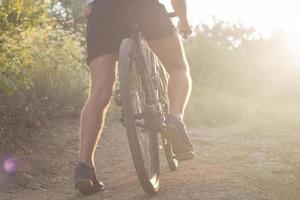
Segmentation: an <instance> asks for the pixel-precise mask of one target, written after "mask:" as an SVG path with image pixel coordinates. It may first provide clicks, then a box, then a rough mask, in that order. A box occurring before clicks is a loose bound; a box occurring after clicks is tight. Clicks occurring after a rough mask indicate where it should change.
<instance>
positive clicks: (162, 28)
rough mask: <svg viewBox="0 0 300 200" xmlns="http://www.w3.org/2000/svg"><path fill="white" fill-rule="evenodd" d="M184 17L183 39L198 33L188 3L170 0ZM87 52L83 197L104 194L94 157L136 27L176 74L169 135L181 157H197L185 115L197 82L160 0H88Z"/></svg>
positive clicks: (79, 173)
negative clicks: (123, 50)
mask: <svg viewBox="0 0 300 200" xmlns="http://www.w3.org/2000/svg"><path fill="white" fill-rule="evenodd" d="M170 1H171V3H172V6H173V8H174V11H175V12H176V14H177V15H178V17H179V19H180V20H179V30H180V32H181V34H182V35H184V36H188V35H190V34H191V33H192V30H191V27H190V24H189V20H188V18H187V7H186V0H170ZM85 15H86V16H87V18H88V21H87V53H88V58H87V60H88V65H89V69H90V76H91V83H90V94H89V97H88V100H87V102H86V104H85V106H84V109H83V111H82V115H81V148H80V157H79V162H78V163H77V166H76V169H75V187H76V188H77V189H78V190H79V191H80V192H81V193H83V194H92V193H95V192H98V191H101V190H103V188H104V187H103V183H101V182H100V181H98V180H97V178H96V174H95V164H94V154H95V149H96V145H97V144H98V141H99V139H100V135H101V130H102V127H103V123H104V118H105V114H106V108H107V106H108V104H109V102H110V99H111V96H112V92H113V88H114V84H115V76H116V72H115V70H116V62H117V56H118V55H117V54H118V50H119V47H120V43H121V41H122V40H123V39H124V38H126V37H129V36H130V25H131V24H138V26H139V28H140V30H141V31H142V32H143V34H144V36H145V38H146V39H147V41H148V43H149V45H150V47H151V48H152V50H153V51H154V52H155V53H156V55H157V56H158V58H159V59H160V60H161V62H162V64H163V65H164V67H165V68H166V70H167V72H168V73H169V75H170V78H169V85H168V96H169V108H170V111H169V115H168V117H167V121H166V126H167V134H168V137H170V140H171V143H172V144H173V150H174V153H175V154H178V155H180V154H190V155H193V146H192V143H191V141H190V139H189V137H188V135H187V132H186V129H185V126H184V123H183V114H184V110H185V107H186V104H187V101H188V99H189V96H190V91H191V78H190V71H189V65H188V63H187V60H186V57H185V53H184V50H183V46H182V43H181V41H180V39H179V36H178V34H177V32H176V29H175V27H174V26H173V24H172V22H171V20H170V19H169V17H168V13H167V11H166V9H165V7H164V5H163V4H161V3H160V2H159V0H86V9H85Z"/></svg>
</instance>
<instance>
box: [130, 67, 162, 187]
mask: <svg viewBox="0 0 300 200" xmlns="http://www.w3.org/2000/svg"><path fill="white" fill-rule="evenodd" d="M130 81H131V86H132V87H131V96H132V102H133V111H134V115H135V116H138V115H141V114H142V113H143V112H144V111H145V106H147V105H146V96H145V93H144V90H143V88H142V81H141V78H140V76H139V75H138V72H137V69H136V67H135V65H134V64H133V65H132V68H131V73H130ZM137 118H138V119H137ZM134 119H135V121H134V122H133V123H135V130H136V134H137V138H138V142H139V146H140V149H141V152H142V155H141V156H142V159H143V162H144V166H145V170H146V172H147V175H148V178H149V181H150V182H151V184H152V185H156V184H157V182H158V173H157V172H158V167H159V166H158V165H157V164H156V163H157V162H156V161H155V160H157V159H158V158H157V156H158V152H157V149H154V148H157V145H158V144H157V136H156V133H153V132H151V131H149V130H147V128H146V126H147V120H149V119H147V118H146V117H145V115H144V117H143V118H139V117H134Z"/></svg>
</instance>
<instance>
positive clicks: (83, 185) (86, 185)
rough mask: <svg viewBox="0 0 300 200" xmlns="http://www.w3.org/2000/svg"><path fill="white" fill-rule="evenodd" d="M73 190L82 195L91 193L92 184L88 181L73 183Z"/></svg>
mask: <svg viewBox="0 0 300 200" xmlns="http://www.w3.org/2000/svg"><path fill="white" fill-rule="evenodd" d="M75 188H76V189H77V190H79V192H80V193H82V194H92V193H93V183H92V182H91V181H90V180H80V181H77V182H76V183H75Z"/></svg>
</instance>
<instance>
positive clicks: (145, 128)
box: [115, 13, 178, 195]
mask: <svg viewBox="0 0 300 200" xmlns="http://www.w3.org/2000/svg"><path fill="white" fill-rule="evenodd" d="M174 16H175V14H174V13H171V14H170V17H174ZM118 78H119V89H117V90H116V91H117V92H116V94H115V101H116V103H117V105H119V106H120V107H121V116H122V117H121V122H122V124H123V125H124V126H125V128H126V133H127V138H128V141H129V147H130V151H131V155H132V160H133V163H134V166H135V169H136V173H137V176H138V179H139V181H140V183H141V185H142V187H143V189H144V190H145V192H146V193H147V194H149V195H154V194H156V193H157V192H158V190H159V181H160V179H159V178H160V166H159V149H161V148H163V149H164V152H165V155H166V159H167V163H168V166H169V168H170V170H172V171H174V170H176V169H177V168H178V159H177V158H176V156H175V155H174V153H173V150H172V144H171V143H170V141H169V140H168V138H167V137H166V135H165V133H164V129H165V120H166V116H167V114H168V97H167V82H168V74H167V73H166V71H165V69H164V67H163V66H162V64H161V62H160V61H159V59H158V58H157V57H156V55H155V54H154V53H153V52H152V50H151V49H150V47H149V46H148V44H147V42H146V41H145V39H144V38H143V35H142V33H141V32H140V31H139V29H138V26H137V25H134V26H133V27H132V33H131V37H130V38H128V39H124V40H123V42H122V43H121V46H120V51H119V66H118Z"/></svg>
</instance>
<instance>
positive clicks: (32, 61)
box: [0, 25, 88, 138]
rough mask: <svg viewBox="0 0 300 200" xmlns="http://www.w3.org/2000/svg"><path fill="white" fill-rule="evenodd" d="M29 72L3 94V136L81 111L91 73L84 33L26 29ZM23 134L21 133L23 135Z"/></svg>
mask: <svg viewBox="0 0 300 200" xmlns="http://www.w3.org/2000/svg"><path fill="white" fill-rule="evenodd" d="M23 34H24V39H23V41H22V44H23V45H24V46H27V48H26V63H24V62H23V64H24V65H25V64H26V66H27V67H26V68H27V69H26V73H23V74H22V77H24V78H23V79H24V80H25V79H26V80H28V83H29V84H28V85H26V84H23V85H22V84H20V85H18V87H15V88H14V91H13V92H12V93H7V92H6V93H5V92H1V94H0V101H1V107H0V136H1V137H6V138H15V137H16V136H18V134H21V135H23V136H24V134H25V133H26V131H25V130H26V129H27V128H32V127H35V126H38V125H39V124H41V123H43V122H45V121H47V120H49V119H53V118H56V117H59V116H62V115H66V114H78V112H79V111H80V109H81V106H82V104H83V101H84V99H85V98H86V93H87V90H86V89H87V87H88V76H87V74H88V73H87V70H86V64H85V63H86V62H85V56H84V48H83V46H84V45H83V44H82V42H83V36H82V35H80V34H76V33H73V32H72V31H65V30H62V28H61V27H59V26H56V27H53V26H50V25H46V26H44V27H43V28H31V29H28V30H26V32H24V33H23ZM21 135H20V136H21Z"/></svg>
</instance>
